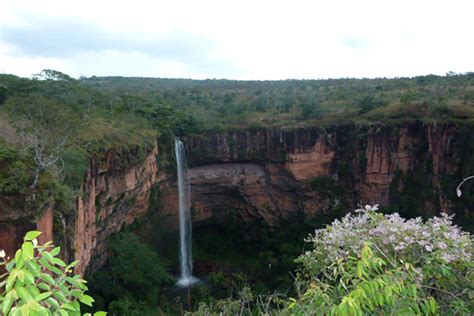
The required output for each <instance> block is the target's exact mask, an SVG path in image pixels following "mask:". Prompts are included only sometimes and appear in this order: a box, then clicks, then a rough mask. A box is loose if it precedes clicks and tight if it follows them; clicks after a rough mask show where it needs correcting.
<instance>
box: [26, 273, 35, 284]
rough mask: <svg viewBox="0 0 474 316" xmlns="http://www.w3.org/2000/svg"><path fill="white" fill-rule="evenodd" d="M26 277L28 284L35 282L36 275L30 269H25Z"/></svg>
mask: <svg viewBox="0 0 474 316" xmlns="http://www.w3.org/2000/svg"><path fill="white" fill-rule="evenodd" d="M24 279H25V283H26V284H33V283H35V277H34V276H33V274H31V273H30V272H29V271H26V270H25V271H24Z"/></svg>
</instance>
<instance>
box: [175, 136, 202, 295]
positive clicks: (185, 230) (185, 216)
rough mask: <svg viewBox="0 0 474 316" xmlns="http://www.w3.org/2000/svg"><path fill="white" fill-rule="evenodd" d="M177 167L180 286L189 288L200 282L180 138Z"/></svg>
mask: <svg viewBox="0 0 474 316" xmlns="http://www.w3.org/2000/svg"><path fill="white" fill-rule="evenodd" d="M174 145H175V153H176V165H177V169H178V193H179V250H180V268H181V276H180V278H179V280H178V283H177V284H178V285H179V286H183V287H188V286H190V285H192V284H193V283H196V282H197V281H198V279H197V278H195V277H193V276H192V271H193V260H192V253H191V247H192V238H191V236H192V220H191V209H190V204H191V203H190V199H191V190H190V186H189V178H188V167H187V164H186V152H185V149H184V144H183V142H182V141H180V140H179V139H178V138H176V140H175V143H174Z"/></svg>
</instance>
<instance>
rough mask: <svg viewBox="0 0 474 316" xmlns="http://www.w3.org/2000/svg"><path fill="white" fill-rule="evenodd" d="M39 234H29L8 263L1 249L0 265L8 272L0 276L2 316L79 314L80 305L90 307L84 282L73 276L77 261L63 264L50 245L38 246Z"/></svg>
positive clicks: (56, 249)
mask: <svg viewBox="0 0 474 316" xmlns="http://www.w3.org/2000/svg"><path fill="white" fill-rule="evenodd" d="M40 234H41V232H39V231H30V232H28V233H27V234H26V236H25V238H24V242H23V244H22V246H21V249H18V250H17V252H16V254H15V257H14V258H12V259H11V260H8V259H7V260H5V258H4V256H5V253H3V250H1V254H2V257H1V258H0V259H1V260H2V261H1V262H0V266H4V268H5V269H6V271H7V273H6V274H4V275H2V276H1V277H0V301H1V310H2V315H5V316H8V315H12V316H15V315H31V316H43V315H45V316H47V315H61V316H62V315H81V303H82V304H84V305H88V306H92V303H93V302H94V299H93V298H92V297H91V296H89V295H87V294H86V291H87V286H86V281H84V280H83V279H81V278H80V276H79V275H73V274H72V271H73V268H74V266H75V265H77V263H78V261H74V262H72V263H71V264H66V263H65V262H64V261H63V260H61V259H60V258H59V257H58V255H59V253H60V248H59V247H56V248H55V247H54V246H53V245H52V243H51V242H47V243H46V244H44V245H38V242H37V238H38V236H39V235H40ZM105 314H106V313H104V312H97V313H95V314H94V315H95V316H103V315H105ZM89 315H90V314H89Z"/></svg>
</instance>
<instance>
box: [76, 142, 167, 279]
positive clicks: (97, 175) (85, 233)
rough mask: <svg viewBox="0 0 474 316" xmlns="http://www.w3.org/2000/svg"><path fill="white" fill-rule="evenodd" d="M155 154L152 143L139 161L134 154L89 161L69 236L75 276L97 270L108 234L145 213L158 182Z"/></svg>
mask: <svg viewBox="0 0 474 316" xmlns="http://www.w3.org/2000/svg"><path fill="white" fill-rule="evenodd" d="M157 155H158V147H157V146H156V144H155V145H154V146H153V148H152V149H151V150H150V151H148V152H147V153H146V156H145V158H144V159H143V160H142V161H140V160H138V161H137V159H136V158H137V156H138V153H136V152H135V153H128V154H126V155H124V156H120V155H118V154H117V153H114V152H109V153H107V155H106V156H105V157H101V158H98V157H93V158H92V159H91V162H90V168H89V171H88V172H87V175H86V177H85V181H84V184H83V188H82V192H83V194H82V197H81V198H78V200H77V215H76V219H75V224H74V227H75V229H74V236H73V237H72V240H73V243H74V253H75V259H76V260H80V263H79V264H78V265H77V266H76V272H77V273H81V274H83V273H84V272H86V270H87V271H94V270H96V269H98V268H99V267H101V266H102V265H103V264H104V262H105V260H106V259H107V248H106V246H107V244H106V242H107V239H108V238H109V237H110V235H111V234H113V233H114V232H117V231H119V230H120V229H121V228H122V227H123V226H124V225H126V224H130V223H132V222H133V221H134V220H135V219H136V218H138V217H140V216H142V215H143V214H144V213H146V211H147V210H148V201H149V194H150V189H151V187H152V186H153V185H154V184H155V183H156V182H157V179H158V178H157V176H158V163H157Z"/></svg>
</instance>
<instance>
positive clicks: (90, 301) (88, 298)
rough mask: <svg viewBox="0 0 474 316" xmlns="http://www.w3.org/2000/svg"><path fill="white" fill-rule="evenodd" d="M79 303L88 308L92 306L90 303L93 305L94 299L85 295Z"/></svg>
mask: <svg viewBox="0 0 474 316" xmlns="http://www.w3.org/2000/svg"><path fill="white" fill-rule="evenodd" d="M79 301H81V303H83V304H86V305H88V306H92V303H94V299H93V298H92V297H91V296H89V295H87V294H84V295H83V296H82V297H81V298H79Z"/></svg>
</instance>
